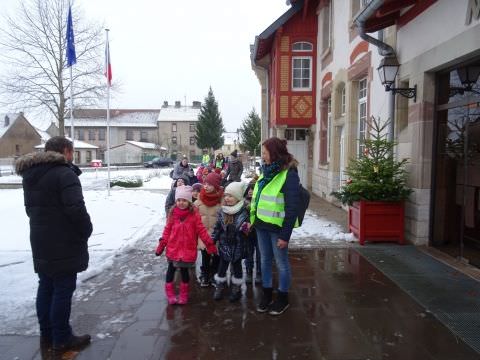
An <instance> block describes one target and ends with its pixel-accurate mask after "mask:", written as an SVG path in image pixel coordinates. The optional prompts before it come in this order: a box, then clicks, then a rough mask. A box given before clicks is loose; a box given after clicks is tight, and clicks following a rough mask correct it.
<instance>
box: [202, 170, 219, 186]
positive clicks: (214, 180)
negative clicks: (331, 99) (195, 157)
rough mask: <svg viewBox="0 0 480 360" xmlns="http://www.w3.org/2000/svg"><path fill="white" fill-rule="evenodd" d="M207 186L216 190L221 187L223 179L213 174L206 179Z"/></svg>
mask: <svg viewBox="0 0 480 360" xmlns="http://www.w3.org/2000/svg"><path fill="white" fill-rule="evenodd" d="M204 182H205V184H210V185H212V186H213V187H214V188H215V189H216V190H218V188H219V187H220V183H221V182H222V177H221V176H220V175H218V174H217V173H215V172H212V173H210V174H208V175H207V177H206V178H205V181H204Z"/></svg>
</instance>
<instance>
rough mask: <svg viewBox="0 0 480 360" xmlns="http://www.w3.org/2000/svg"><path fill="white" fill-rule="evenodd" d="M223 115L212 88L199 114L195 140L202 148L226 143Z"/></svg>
mask: <svg viewBox="0 0 480 360" xmlns="http://www.w3.org/2000/svg"><path fill="white" fill-rule="evenodd" d="M224 132H225V128H224V126H223V121H222V117H221V116H220V112H219V111H218V103H217V101H216V100H215V96H214V95H213V91H212V88H211V87H210V89H209V90H208V95H207V97H206V98H205V101H204V103H203V105H202V109H201V110H200V114H199V115H198V122H197V126H196V135H195V140H196V142H197V147H198V148H200V149H211V150H212V152H213V150H217V149H220V148H221V147H222V146H223V144H224V141H225V139H224V137H223V133H224Z"/></svg>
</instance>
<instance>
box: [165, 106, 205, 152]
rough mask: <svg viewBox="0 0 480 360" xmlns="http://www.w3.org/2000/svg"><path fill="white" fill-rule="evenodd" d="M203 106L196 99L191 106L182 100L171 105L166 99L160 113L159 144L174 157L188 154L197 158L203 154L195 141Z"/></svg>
mask: <svg viewBox="0 0 480 360" xmlns="http://www.w3.org/2000/svg"><path fill="white" fill-rule="evenodd" d="M201 106H202V103H201V102H200V101H194V102H193V103H192V105H191V106H190V105H182V104H181V102H180V101H175V105H169V104H168V102H167V101H164V103H163V106H162V108H161V109H160V114H159V115H158V139H159V141H158V144H159V145H161V146H163V147H166V148H167V149H168V150H169V154H170V156H171V157H172V159H176V158H177V156H181V155H186V156H187V157H189V158H190V159H195V160H197V158H198V157H200V156H201V155H202V151H201V149H199V148H198V147H197V143H196V141H195V134H196V127H197V121H198V115H199V114H200V109H201Z"/></svg>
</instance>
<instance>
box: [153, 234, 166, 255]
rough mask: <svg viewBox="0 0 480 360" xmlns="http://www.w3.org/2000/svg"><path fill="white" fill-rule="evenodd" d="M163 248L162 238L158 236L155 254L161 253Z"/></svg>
mask: <svg viewBox="0 0 480 360" xmlns="http://www.w3.org/2000/svg"><path fill="white" fill-rule="evenodd" d="M164 249H165V245H162V238H160V239H159V240H158V245H157V249H156V250H155V255H156V256H160V255H162V253H163V250H164Z"/></svg>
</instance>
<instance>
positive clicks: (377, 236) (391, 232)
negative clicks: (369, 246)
mask: <svg viewBox="0 0 480 360" xmlns="http://www.w3.org/2000/svg"><path fill="white" fill-rule="evenodd" d="M404 226H405V208H404V203H403V202H399V203H390V202H381V201H363V200H362V201H359V202H355V203H353V205H351V206H349V208H348V227H349V229H350V231H351V232H353V234H354V235H355V236H356V237H357V238H358V240H359V241H360V245H363V244H365V241H396V242H398V243H399V244H401V245H403V244H404V243H405V229H404Z"/></svg>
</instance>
